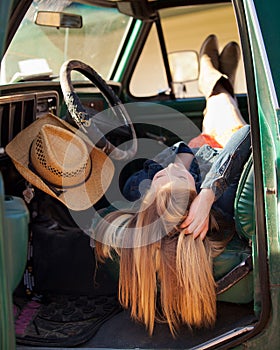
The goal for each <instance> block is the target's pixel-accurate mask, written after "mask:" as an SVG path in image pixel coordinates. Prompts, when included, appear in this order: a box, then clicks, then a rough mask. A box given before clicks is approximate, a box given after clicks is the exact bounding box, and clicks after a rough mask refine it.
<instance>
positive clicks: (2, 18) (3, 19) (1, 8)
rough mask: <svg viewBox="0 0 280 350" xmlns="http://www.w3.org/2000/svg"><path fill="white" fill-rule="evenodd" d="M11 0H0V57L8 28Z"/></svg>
mask: <svg viewBox="0 0 280 350" xmlns="http://www.w3.org/2000/svg"><path fill="white" fill-rule="evenodd" d="M12 5H13V2H12V1H8V0H2V1H0V23H1V26H0V53H1V57H2V54H3V50H4V48H5V42H6V36H7V29H8V21H9V17H10V13H11V9H12Z"/></svg>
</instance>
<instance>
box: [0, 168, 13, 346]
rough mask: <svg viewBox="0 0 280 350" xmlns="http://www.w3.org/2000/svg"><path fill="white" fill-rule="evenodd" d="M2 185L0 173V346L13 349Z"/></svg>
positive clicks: (10, 295)
mask: <svg viewBox="0 0 280 350" xmlns="http://www.w3.org/2000/svg"><path fill="white" fill-rule="evenodd" d="M3 213H4V186H3V179H2V176H1V174H0V281H1V283H0V348H1V349H3V350H6V349H7V350H13V349H15V335H14V318H13V313H12V310H13V308H12V293H11V283H10V279H9V274H8V271H9V270H8V257H7V245H6V241H5V237H4V227H5V224H4V216H3Z"/></svg>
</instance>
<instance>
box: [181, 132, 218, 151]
mask: <svg viewBox="0 0 280 350" xmlns="http://www.w3.org/2000/svg"><path fill="white" fill-rule="evenodd" d="M205 144H207V145H209V146H211V147H213V148H223V146H221V145H220V144H219V142H217V141H216V140H215V138H214V137H213V136H211V135H207V134H200V135H198V136H197V137H194V138H193V139H191V141H190V142H189V143H188V146H189V147H191V148H197V147H201V146H203V145H205Z"/></svg>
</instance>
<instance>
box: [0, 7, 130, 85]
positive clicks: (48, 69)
mask: <svg viewBox="0 0 280 350" xmlns="http://www.w3.org/2000/svg"><path fill="white" fill-rule="evenodd" d="M37 11H59V12H62V11H63V12H66V13H72V14H77V15H80V16H82V22H83V25H82V28H62V27H60V28H56V27H48V26H42V25H37V24H35V21H34V18H35V16H36V13H37ZM130 23H131V19H130V17H128V16H126V15H123V14H121V13H119V12H118V11H117V10H116V9H110V8H100V7H95V6H90V5H85V4H80V3H75V2H72V1H70V0H61V1H57V0H36V1H33V3H32V5H31V6H30V8H29V10H28V12H27V13H26V15H25V17H24V19H23V21H22V23H21V25H20V28H19V29H18V31H17V33H16V35H15V37H14V38H13V40H12V42H11V44H10V46H9V48H8V50H7V52H6V55H5V57H4V59H3V60H2V62H1V82H2V83H3V84H5V83H9V82H14V81H18V80H22V79H24V80H28V79H32V75H33V79H34V78H36V80H40V79H46V78H47V79H48V78H49V76H50V75H51V77H52V79H55V77H58V76H59V71H60V67H61V65H62V63H63V62H64V61H66V60H69V59H78V60H80V61H82V62H85V63H87V64H88V65H90V66H91V67H93V68H94V69H95V70H96V71H97V72H98V73H99V74H100V75H101V76H102V77H103V78H104V79H109V78H110V75H111V73H112V69H113V65H114V64H115V62H116V59H117V56H118V54H119V52H120V49H121V46H122V45H123V38H124V36H125V34H126V32H127V28H128V26H129V25H130ZM81 78H82V79H86V78H85V77H83V76H81V75H80V74H79V73H76V72H74V74H73V77H72V79H73V80H75V79H77V80H80V79H81Z"/></svg>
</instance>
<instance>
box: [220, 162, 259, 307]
mask: <svg viewBox="0 0 280 350" xmlns="http://www.w3.org/2000/svg"><path fill="white" fill-rule="evenodd" d="M252 165H253V160H252V157H250V159H249V160H248V162H247V163H246V164H245V166H244V169H243V172H242V175H241V178H240V182H239V186H238V189H237V192H236V197H235V203H234V211H235V224H236V231H237V235H235V236H234V237H233V239H232V240H231V241H230V242H229V244H228V245H227V247H226V249H225V250H224V252H223V253H222V254H221V255H220V256H218V257H217V258H216V259H215V260H214V275H215V279H216V280H217V281H219V280H221V279H222V278H224V276H226V275H227V274H230V273H231V271H233V270H234V273H233V274H232V275H233V276H234V275H238V274H236V269H237V267H238V265H240V266H241V268H244V267H243V263H244V262H245V261H246V260H247V259H248V257H250V256H251V254H252V252H251V247H250V244H249V241H250V240H251V239H253V238H254V235H255V215H254V173H253V166H252ZM253 240H254V239H253ZM229 279H230V278H229ZM218 283H219V282H218ZM232 285H233V286H231V287H230V288H229V289H228V290H226V291H225V292H223V293H221V294H220V295H218V300H220V301H226V302H234V303H248V302H250V301H252V300H253V298H254V288H253V273H252V272H249V273H248V274H246V275H245V277H243V278H242V279H240V280H238V282H237V283H232Z"/></svg>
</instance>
